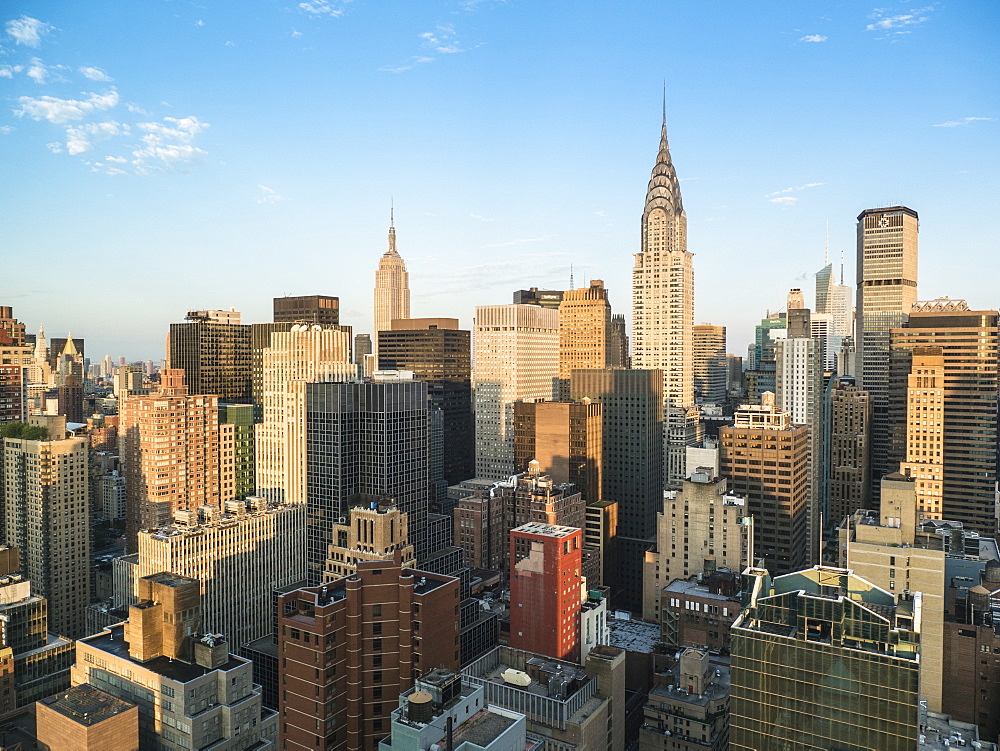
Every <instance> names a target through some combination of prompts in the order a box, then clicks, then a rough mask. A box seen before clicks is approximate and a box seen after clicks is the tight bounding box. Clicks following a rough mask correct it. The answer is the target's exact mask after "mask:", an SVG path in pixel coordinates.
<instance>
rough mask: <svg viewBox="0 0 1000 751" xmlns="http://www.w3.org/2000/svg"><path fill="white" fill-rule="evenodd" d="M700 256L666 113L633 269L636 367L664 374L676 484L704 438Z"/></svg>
mask: <svg viewBox="0 0 1000 751" xmlns="http://www.w3.org/2000/svg"><path fill="white" fill-rule="evenodd" d="M693 257H694V256H693V254H691V253H689V252H688V249H687V215H686V214H685V213H684V204H683V202H682V201H681V188H680V184H679V183H678V181H677V173H676V172H675V170H674V165H673V163H672V162H671V161H670V146H669V145H668V143H667V116H666V108H664V113H663V126H662V128H661V131H660V150H659V153H658V154H657V156H656V165H655V166H654V167H653V174H652V176H651V177H650V179H649V187H648V188H647V190H646V207H645V209H644V210H643V212H642V246H641V250H640V252H638V253H636V254H635V265H634V266H633V269H632V367H633V368H641V369H645V370H662V371H663V451H664V454H663V467H664V475H665V477H666V479H667V482H668V484H671V485H672V484H677V483H680V482H681V481H682V480H683V479H684V477H685V474H686V472H685V460H686V447H687V446H689V445H691V444H693V443H695V442H696V441H697V440H698V439H699V438H700V432H701V431H700V423H699V419H698V409H697V407H696V406H695V398H694V358H693V351H694V350H693V331H694V266H693V264H692V259H693Z"/></svg>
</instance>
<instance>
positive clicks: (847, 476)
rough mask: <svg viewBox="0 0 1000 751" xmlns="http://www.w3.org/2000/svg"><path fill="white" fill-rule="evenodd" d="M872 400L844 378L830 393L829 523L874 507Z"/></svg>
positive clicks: (851, 379) (834, 382)
mask: <svg viewBox="0 0 1000 751" xmlns="http://www.w3.org/2000/svg"><path fill="white" fill-rule="evenodd" d="M870 446H871V399H870V398H869V396H868V392H867V391H862V390H861V389H860V388H858V386H857V379H855V378H854V377H851V376H842V377H840V378H836V379H835V380H834V381H833V384H832V388H831V390H830V470H829V471H830V491H829V495H830V522H831V523H832V524H840V522H841V520H842V519H843V518H844V517H845V516H847V515H848V514H853V513H854V512H855V511H857V510H858V509H859V508H869V507H870V505H871V477H870V475H871V464H870V457H869V451H868V450H869V448H870Z"/></svg>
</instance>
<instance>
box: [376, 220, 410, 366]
mask: <svg viewBox="0 0 1000 751" xmlns="http://www.w3.org/2000/svg"><path fill="white" fill-rule="evenodd" d="M409 317H410V275H409V274H408V273H407V272H406V263H405V262H404V261H403V258H402V256H400V255H399V251H398V250H396V227H395V223H394V222H393V221H392V220H391V219H390V222H389V246H388V248H387V249H386V251H385V253H383V254H382V258H381V259H380V260H379V263H378V270H377V271H376V272H375V331H374V338H375V341H374V342H373V344H375V346H376V352H377V351H378V334H379V332H380V331H388V330H389V329H391V328H392V322H393V321H394V320H396V319H403V318H409Z"/></svg>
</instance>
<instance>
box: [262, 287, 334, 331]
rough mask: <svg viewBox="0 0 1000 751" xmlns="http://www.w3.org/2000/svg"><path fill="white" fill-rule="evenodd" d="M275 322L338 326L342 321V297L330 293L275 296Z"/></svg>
mask: <svg viewBox="0 0 1000 751" xmlns="http://www.w3.org/2000/svg"><path fill="white" fill-rule="evenodd" d="M274 322H275V323H314V324H318V325H320V326H336V325H337V324H339V323H340V298H338V297H330V296H329V295H299V296H297V297H288V296H285V297H275V298H274Z"/></svg>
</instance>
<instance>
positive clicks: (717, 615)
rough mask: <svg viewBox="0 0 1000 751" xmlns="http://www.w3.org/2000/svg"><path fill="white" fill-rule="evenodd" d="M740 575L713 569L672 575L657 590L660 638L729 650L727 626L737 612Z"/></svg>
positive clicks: (671, 642)
mask: <svg viewBox="0 0 1000 751" xmlns="http://www.w3.org/2000/svg"><path fill="white" fill-rule="evenodd" d="M740 584H741V582H740V575H739V574H738V573H736V572H733V571H730V570H729V569H723V568H720V569H716V570H715V571H713V572H712V573H711V574H709V575H707V576H700V577H691V578H690V579H676V580H674V581H672V582H671V583H670V584H668V585H667V586H665V587H664V588H663V589H662V590H661V591H660V613H659V616H660V640H661V641H662V642H663V643H664V644H666V645H667V646H668V647H671V648H674V649H676V648H679V647H703V648H705V649H708V650H710V651H712V652H723V653H726V654H728V653H729V637H730V629H731V628H732V625H733V622H734V621H735V620H736V618H737V617H738V616H739V614H740V612H741V606H740V600H739V592H740Z"/></svg>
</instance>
